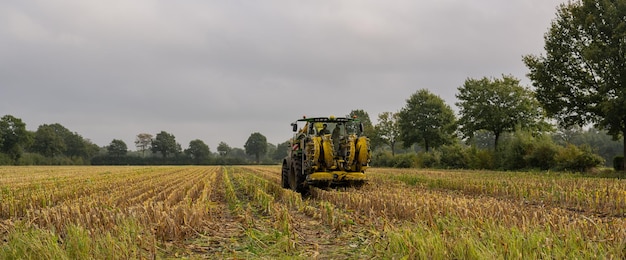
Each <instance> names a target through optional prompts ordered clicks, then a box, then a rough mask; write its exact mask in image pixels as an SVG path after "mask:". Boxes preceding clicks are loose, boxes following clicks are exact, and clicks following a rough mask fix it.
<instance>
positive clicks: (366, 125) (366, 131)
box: [347, 109, 375, 137]
mask: <svg viewBox="0 0 626 260" xmlns="http://www.w3.org/2000/svg"><path fill="white" fill-rule="evenodd" d="M347 117H348V118H353V117H356V118H357V119H359V121H361V123H362V124H363V135H365V136H371V137H373V136H375V132H374V125H373V124H372V120H371V119H370V115H369V114H368V113H367V112H365V110H363V109H356V110H352V111H351V112H350V114H348V116H347Z"/></svg>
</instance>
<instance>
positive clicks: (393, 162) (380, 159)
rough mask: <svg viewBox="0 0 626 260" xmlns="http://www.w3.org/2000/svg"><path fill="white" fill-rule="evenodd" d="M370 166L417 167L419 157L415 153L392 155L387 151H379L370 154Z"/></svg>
mask: <svg viewBox="0 0 626 260" xmlns="http://www.w3.org/2000/svg"><path fill="white" fill-rule="evenodd" d="M371 165H372V166H374V167H393V168H414V167H419V166H420V165H419V158H418V155H417V154H415V153H406V154H396V155H392V154H391V153H390V152H389V151H379V152H375V153H374V154H373V155H372V163H371Z"/></svg>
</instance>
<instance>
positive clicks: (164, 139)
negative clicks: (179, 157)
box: [151, 131, 181, 158]
mask: <svg viewBox="0 0 626 260" xmlns="http://www.w3.org/2000/svg"><path fill="white" fill-rule="evenodd" d="M151 145H152V148H151V150H152V152H153V153H161V155H162V156H163V158H167V156H168V155H170V154H177V153H179V152H180V150H181V148H180V145H179V144H178V143H176V137H174V135H172V134H170V133H168V132H165V131H161V132H160V133H158V134H157V135H156V137H155V138H154V139H153V140H152V144H151Z"/></svg>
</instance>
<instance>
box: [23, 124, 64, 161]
mask: <svg viewBox="0 0 626 260" xmlns="http://www.w3.org/2000/svg"><path fill="white" fill-rule="evenodd" d="M57 125H58V124H53V125H47V124H43V125H40V126H39V127H38V128H37V131H35V136H34V142H33V145H32V146H31V150H32V151H34V152H36V153H39V154H42V155H44V156H46V157H55V156H58V155H61V154H63V152H65V150H66V149H67V147H66V146H65V140H63V136H62V135H61V133H59V127H58V126H57Z"/></svg>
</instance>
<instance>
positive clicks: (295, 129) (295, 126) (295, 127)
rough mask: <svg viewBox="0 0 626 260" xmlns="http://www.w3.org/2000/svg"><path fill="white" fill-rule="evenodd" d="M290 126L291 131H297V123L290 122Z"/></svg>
mask: <svg viewBox="0 0 626 260" xmlns="http://www.w3.org/2000/svg"><path fill="white" fill-rule="evenodd" d="M291 128H292V130H291V131H294V132H295V131H298V124H296V123H291Z"/></svg>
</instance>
